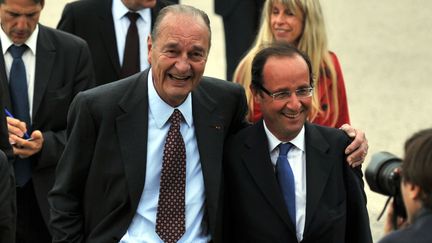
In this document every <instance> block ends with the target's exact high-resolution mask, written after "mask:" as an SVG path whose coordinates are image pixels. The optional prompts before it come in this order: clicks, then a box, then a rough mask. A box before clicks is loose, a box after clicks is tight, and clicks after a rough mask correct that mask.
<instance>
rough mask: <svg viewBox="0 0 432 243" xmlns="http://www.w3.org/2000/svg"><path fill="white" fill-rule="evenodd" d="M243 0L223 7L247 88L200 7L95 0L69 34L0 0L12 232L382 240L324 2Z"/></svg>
mask: <svg viewBox="0 0 432 243" xmlns="http://www.w3.org/2000/svg"><path fill="white" fill-rule="evenodd" d="M240 2H241V1H237V2H236V1H225V3H223V1H221V2H220V3H218V4H222V5H218V4H217V3H216V2H215V6H216V11H218V12H219V14H221V15H223V17H224V23H225V24H224V27H225V31H226V33H230V35H226V42H227V46H229V44H232V46H231V47H229V48H228V49H227V58H228V59H229V60H227V63H229V64H230V65H228V66H227V67H228V68H230V69H231V71H233V70H234V68H233V67H235V66H237V68H236V70H235V73H234V74H233V78H232V80H233V82H230V81H226V80H220V79H216V78H211V77H204V76H203V73H204V70H205V67H206V62H207V58H208V54H209V52H210V47H211V36H212V35H211V34H212V33H211V27H210V20H209V18H208V16H207V14H206V13H205V12H204V11H202V10H199V9H197V8H195V7H192V6H187V5H182V4H178V2H176V3H177V4H176V3H174V2H171V1H165V0H103V1H101V0H78V1H74V2H71V3H68V4H67V5H66V6H65V8H64V10H63V13H62V17H61V20H60V21H59V23H58V26H57V29H52V28H49V27H46V26H44V25H42V24H40V23H39V16H40V14H41V12H42V10H43V7H44V5H45V1H44V0H0V21H1V22H0V24H1V27H2V28H1V30H0V41H1V42H0V46H1V49H2V50H3V52H2V53H3V58H0V94H1V99H0V106H1V108H2V111H1V112H0V146H1V147H0V149H1V151H0V175H1V178H0V186H1V188H2V189H3V190H2V192H1V193H0V202H1V203H0V214H1V216H0V242H17V243H21V242H22V243H25V242H36V243H37V242H42V243H44V242H123V243H126V242H216V243H217V242H251V241H252V242H260V241H271V242H318V241H319V242H344V241H345V242H372V237H371V232H370V227H369V219H368V213H367V209H366V197H365V193H364V189H363V188H364V183H363V174H362V171H361V164H362V163H363V162H364V159H365V156H366V154H367V150H368V143H367V139H366V137H365V134H364V132H362V131H361V130H359V129H355V128H353V127H352V126H350V125H349V123H350V120H349V113H348V103H347V99H346V91H345V84H344V79H343V75H342V71H341V67H340V65H339V62H338V59H337V57H336V55H335V54H334V53H333V52H331V51H329V50H328V46H327V37H326V33H325V26H324V20H323V13H322V10H321V7H320V4H319V1H314V0H305V1H294V0H266V1H257V0H254V1H250V2H248V1H244V2H242V3H240ZM246 2H248V3H246ZM243 10H245V16H247V18H249V19H244V17H245V16H242V15H240V16H242V18H243V19H242V21H241V22H238V21H237V20H236V19H237V18H238V17H239V12H242V11H243ZM246 10H247V12H248V14H246ZM234 11H235V12H234ZM259 16H261V17H259ZM259 18H260V19H261V21H258V19H259ZM233 23H235V24H239V25H241V26H243V25H250V26H249V27H247V28H243V27H239V26H234V24H233ZM242 24H243V25H242ZM242 31H245V34H244V35H243V34H242ZM245 36H247V37H248V38H249V39H250V40H243V41H241V40H240V42H239V39H238V38H240V39H241V38H244V37H245ZM255 36H256V38H255ZM253 38H255V41H254V42H252V39H253ZM238 43H241V44H242V47H241V48H240V47H239V46H238V45H239V44H238ZM245 43H246V44H245ZM245 45H246V46H245ZM230 48H231V49H230ZM234 50H235V51H234ZM231 55H232V56H231ZM241 56H243V59H241V60H240V57H241ZM227 74H228V76H230V75H231V74H230V72H227ZM227 79H228V80H231V77H228V78H227ZM338 128H341V129H338ZM426 140H427V139H426ZM416 146H420V145H416ZM408 147H409V148H411V147H410V146H408V145H407V148H408ZM409 151H411V150H409ZM412 153H414V154H417V153H418V154H421V153H426V152H425V151H424V150H418V151H417V150H415V151H414V152H412ZM407 154H408V149H407ZM413 156H414V155H413ZM428 159H429V160H428ZM424 161H425V162H424V163H425V166H426V167H427V161H429V162H431V158H430V156H429V157H428V156H426V157H425V160H424ZM411 167H413V166H411ZM411 167H409V168H411ZM414 167H415V166H414ZM426 167H425V168H426ZM409 168H408V165H407V169H406V171H407V173H406V174H404V175H405V177H406V180H404V181H403V183H404V185H407V186H406V190H405V191H406V192H407V193H406V194H407V195H408V192H412V193H411V194H409V195H412V196H411V197H412V198H414V199H415V201H416V202H418V205H420V206H418V205H417V207H415V208H420V209H421V210H420V211H421V212H423V213H421V215H426V216H418V215H419V214H420V213H418V211H419V210H414V211H413V212H412V213H411V214H409V215H416V216H412V217H409V221H410V222H411V223H412V222H414V221H416V222H424V220H423V221H422V220H421V219H420V218H422V219H424V218H426V219H428V215H429V214H430V212H429V209H428V208H429V206H430V205H429V204H426V203H425V202H426V201H427V200H429V197H430V196H429V195H430V190H429V189H426V187H424V186H423V185H425V184H422V183H423V182H420V181H418V180H417V179H415V178H416V177H415V175H416V172H409V171H410V170H409ZM410 173H413V174H410ZM425 180H426V179H425ZM416 192H417V193H416ZM407 197H409V196H407ZM424 198H426V199H427V200H426V199H424ZM414 219H416V220H414ZM358 224H360V225H361V227H359V226H358ZM417 224H420V223H417Z"/></svg>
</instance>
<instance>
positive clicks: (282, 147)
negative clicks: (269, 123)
mask: <svg viewBox="0 0 432 243" xmlns="http://www.w3.org/2000/svg"><path fill="white" fill-rule="evenodd" d="M292 146H293V144H292V143H281V144H279V156H287V154H288V151H289V150H290V149H291V147H292Z"/></svg>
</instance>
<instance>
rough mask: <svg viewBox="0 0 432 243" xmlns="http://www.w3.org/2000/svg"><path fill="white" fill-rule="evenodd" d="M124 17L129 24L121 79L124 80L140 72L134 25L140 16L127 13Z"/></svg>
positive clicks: (136, 33)
mask: <svg viewBox="0 0 432 243" xmlns="http://www.w3.org/2000/svg"><path fill="white" fill-rule="evenodd" d="M126 17H128V19H129V21H130V24H129V29H128V31H127V34H126V43H125V48H124V55H123V66H122V68H121V75H120V76H121V78H126V77H128V76H131V75H132V74H135V73H137V72H139V71H140V50H139V38H138V28H137V25H136V21H137V20H138V18H139V17H140V15H139V14H138V13H133V12H128V13H127V14H126Z"/></svg>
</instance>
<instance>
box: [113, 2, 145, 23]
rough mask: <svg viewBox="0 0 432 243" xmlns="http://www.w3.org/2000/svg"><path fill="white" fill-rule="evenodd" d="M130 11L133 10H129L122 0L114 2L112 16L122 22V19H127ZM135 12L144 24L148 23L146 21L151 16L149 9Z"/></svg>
mask: <svg viewBox="0 0 432 243" xmlns="http://www.w3.org/2000/svg"><path fill="white" fill-rule="evenodd" d="M130 11H131V10H129V9H128V8H127V7H126V6H125V5H124V3H123V2H122V1H121V0H113V5H112V15H113V18H114V20H120V19H121V18H123V17H125V14H127V13H128V12H130ZM133 12H136V13H138V14H139V15H140V16H141V19H142V20H143V21H144V22H147V21H146V20H147V17H149V16H150V9H149V8H143V9H140V10H138V11H133ZM125 18H126V17H125Z"/></svg>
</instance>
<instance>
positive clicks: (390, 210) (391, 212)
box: [384, 199, 408, 235]
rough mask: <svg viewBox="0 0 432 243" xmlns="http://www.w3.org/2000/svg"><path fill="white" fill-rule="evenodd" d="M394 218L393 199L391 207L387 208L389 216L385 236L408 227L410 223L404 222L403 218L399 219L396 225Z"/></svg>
mask: <svg viewBox="0 0 432 243" xmlns="http://www.w3.org/2000/svg"><path fill="white" fill-rule="evenodd" d="M393 217H394V208H393V199H392V200H391V201H390V203H389V206H388V207H387V216H386V220H385V222H384V235H388V234H390V233H391V232H393V231H394V230H396V229H401V228H405V227H406V226H407V225H408V222H407V221H406V220H404V219H403V218H402V217H397V219H396V222H397V223H396V225H394V222H393Z"/></svg>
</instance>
